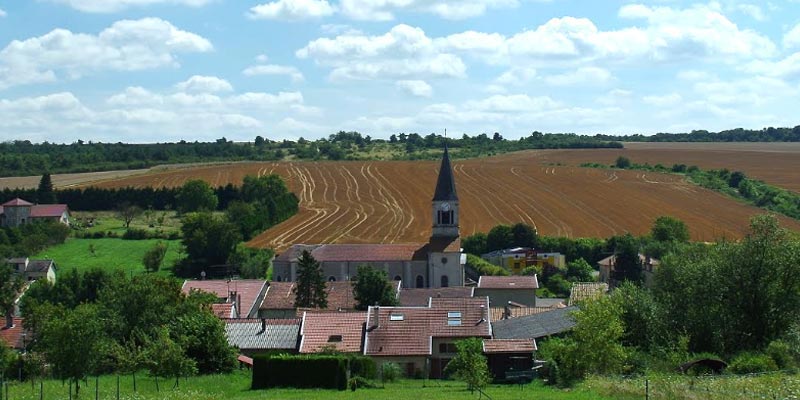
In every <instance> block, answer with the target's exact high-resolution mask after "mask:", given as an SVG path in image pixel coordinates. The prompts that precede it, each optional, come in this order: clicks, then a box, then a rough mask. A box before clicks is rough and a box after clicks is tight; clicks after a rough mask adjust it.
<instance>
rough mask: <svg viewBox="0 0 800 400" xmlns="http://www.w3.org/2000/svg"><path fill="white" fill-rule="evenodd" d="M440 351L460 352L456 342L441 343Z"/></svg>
mask: <svg viewBox="0 0 800 400" xmlns="http://www.w3.org/2000/svg"><path fill="white" fill-rule="evenodd" d="M439 353H458V348H456V345H455V343H439Z"/></svg>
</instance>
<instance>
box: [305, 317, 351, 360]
mask: <svg viewBox="0 0 800 400" xmlns="http://www.w3.org/2000/svg"><path fill="white" fill-rule="evenodd" d="M366 319H367V313H365V312H344V313H340V312H335V313H332V312H313V311H307V312H304V313H303V323H302V328H301V330H300V348H299V351H300V353H301V354H307V353H321V352H325V351H337V352H340V353H361V352H362V351H363V348H362V344H363V339H364V329H365V328H364V325H365V323H366Z"/></svg>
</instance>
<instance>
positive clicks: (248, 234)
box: [225, 201, 266, 240]
mask: <svg viewBox="0 0 800 400" xmlns="http://www.w3.org/2000/svg"><path fill="white" fill-rule="evenodd" d="M225 215H226V216H227V217H228V221H230V222H231V223H233V224H235V225H236V226H238V227H239V232H241V234H242V239H244V240H250V239H251V238H252V237H253V235H254V234H255V233H256V232H258V231H259V230H260V229H261V227H262V226H261V225H262V224H261V221H259V215H258V212H257V211H256V206H255V205H254V204H252V203H245V202H243V201H232V202H230V203H229V204H228V208H227V209H226V210H225ZM265 219H266V218H265Z"/></svg>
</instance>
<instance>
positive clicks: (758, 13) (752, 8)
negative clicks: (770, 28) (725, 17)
mask: <svg viewBox="0 0 800 400" xmlns="http://www.w3.org/2000/svg"><path fill="white" fill-rule="evenodd" d="M736 10H737V11H739V12H741V13H744V14H747V15H749V16H750V17H751V18H753V19H754V20H756V21H766V20H767V15H766V14H764V10H762V9H761V7H759V6H757V5H755V4H746V3H745V4H737V5H736Z"/></svg>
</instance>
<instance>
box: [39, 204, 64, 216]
mask: <svg viewBox="0 0 800 400" xmlns="http://www.w3.org/2000/svg"><path fill="white" fill-rule="evenodd" d="M66 211H67V205H66V204H41V205H37V206H33V207H31V218H47V217H61V215H62V214H64V212H66Z"/></svg>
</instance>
